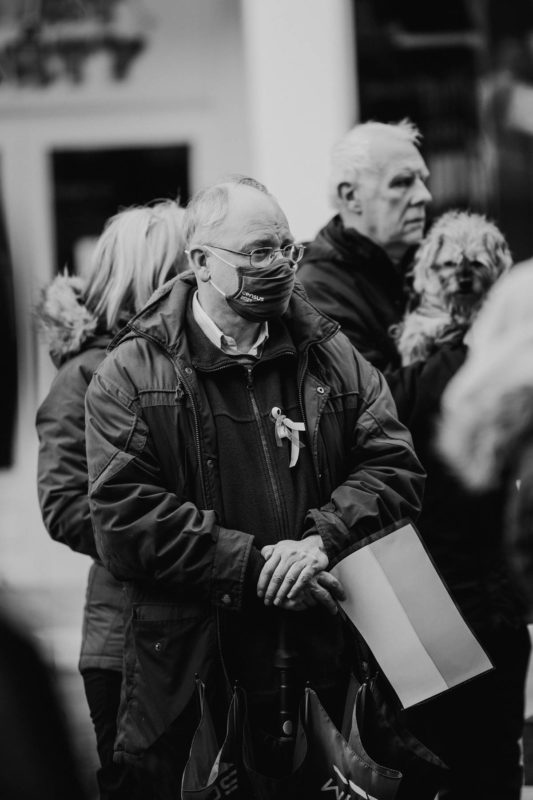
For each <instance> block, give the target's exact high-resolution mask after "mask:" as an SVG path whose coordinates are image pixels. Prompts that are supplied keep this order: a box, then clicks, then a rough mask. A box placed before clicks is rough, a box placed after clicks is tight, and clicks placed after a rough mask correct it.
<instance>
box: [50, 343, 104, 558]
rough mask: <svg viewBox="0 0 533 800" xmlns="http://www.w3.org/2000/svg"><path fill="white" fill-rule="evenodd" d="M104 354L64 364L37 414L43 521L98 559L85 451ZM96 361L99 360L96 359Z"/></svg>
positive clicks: (58, 535)
mask: <svg viewBox="0 0 533 800" xmlns="http://www.w3.org/2000/svg"><path fill="white" fill-rule="evenodd" d="M101 358H102V353H101V352H99V351H97V350H95V351H94V353H93V359H89V362H87V359H86V358H85V359H83V360H82V359H80V357H75V358H73V359H71V360H70V361H69V362H67V363H66V364H64V365H63V367H62V368H61V369H60V371H59V372H58V374H57V375H56V376H55V379H54V381H53V383H52V386H51V388H50V391H49V393H48V395H47V397H46V398H45V400H44V401H43V403H42V404H41V406H40V407H39V410H38V412H37V420H36V425H37V433H38V436H39V457H38V467H37V478H38V483H37V488H38V496H39V504H40V507H41V513H42V516H43V521H44V524H45V526H46V529H47V530H48V533H49V534H50V536H51V537H52V539H55V541H57V542H61V543H63V544H66V545H67V546H68V547H70V548H71V549H72V550H75V551H76V552H78V553H85V554H86V555H89V556H92V557H93V558H97V557H98V554H97V552H96V545H95V541H94V535H93V528H92V522H91V514H90V510H89V501H88V498H87V489H88V486H87V458H86V454H85V392H86V390H87V386H88V384H89V381H90V380H91V377H92V373H93V369H94V368H95V367H96V365H97V363H98V362H99V361H100V360H101ZM93 361H94V363H93Z"/></svg>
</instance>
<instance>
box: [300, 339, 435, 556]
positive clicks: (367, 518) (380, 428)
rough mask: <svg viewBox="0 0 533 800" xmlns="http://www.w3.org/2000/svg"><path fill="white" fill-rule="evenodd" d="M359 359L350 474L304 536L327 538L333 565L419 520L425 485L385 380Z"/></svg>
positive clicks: (314, 514)
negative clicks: (392, 528)
mask: <svg viewBox="0 0 533 800" xmlns="http://www.w3.org/2000/svg"><path fill="white" fill-rule="evenodd" d="M354 358H355V364H356V370H357V372H358V378H357V381H358V383H359V386H360V390H359V392H360V396H359V407H358V410H357V413H356V417H355V424H354V426H353V430H352V434H351V442H350V444H349V451H348V475H347V477H346V479H345V480H344V481H343V482H342V483H341V484H340V485H339V486H337V487H336V488H335V489H334V490H333V492H332V493H331V496H330V498H329V500H328V502H327V503H326V504H325V505H323V506H322V507H321V508H318V509H311V510H310V511H309V512H308V514H307V517H306V525H305V534H304V535H306V536H308V535H310V534H311V533H319V534H320V535H321V537H322V540H323V542H324V546H325V549H326V554H327V556H328V558H329V561H330V563H331V562H332V561H333V560H335V559H336V558H338V556H339V555H340V554H341V553H342V551H344V550H345V549H346V548H347V547H349V546H350V545H352V544H354V543H355V542H356V541H358V540H361V539H363V538H365V537H366V536H369V535H370V534H372V533H375V532H377V531H379V530H381V529H382V528H384V527H386V526H388V525H391V524H393V523H395V522H398V521H400V520H401V519H404V518H410V519H413V520H414V519H416V518H417V516H418V514H419V513H420V509H421V502H422V494H423V487H424V481H425V472H424V469H423V467H422V465H421V464H420V462H419V460H418V458H417V456H416V454H415V452H414V449H413V444H412V439H411V435H410V433H409V431H408V430H407V429H406V428H405V427H404V426H403V425H402V424H401V423H400V422H399V420H398V417H397V413H396V409H395V405H394V401H393V399H392V396H391V393H390V390H389V388H388V386H387V384H386V382H385V379H384V377H383V375H382V374H381V373H380V372H379V371H378V370H376V369H375V368H374V367H372V366H371V365H370V364H369V363H368V362H366V361H365V360H364V359H362V358H360V356H359V355H358V354H356V353H354Z"/></svg>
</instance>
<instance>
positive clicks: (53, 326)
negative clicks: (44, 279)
mask: <svg viewBox="0 0 533 800" xmlns="http://www.w3.org/2000/svg"><path fill="white" fill-rule="evenodd" d="M84 290H85V283H84V281H83V280H82V279H81V278H79V277H73V276H69V275H67V274H63V275H57V277H55V278H54V280H53V281H52V282H51V283H50V284H49V285H48V286H47V287H45V288H44V289H43V291H42V293H41V298H40V301H39V303H38V304H37V306H36V308H35V315H36V317H37V322H38V326H39V330H40V331H41V333H42V334H43V337H44V340H45V342H46V344H47V346H48V349H49V352H50V357H51V358H52V361H53V362H54V364H55V365H56V366H57V367H58V366H60V365H61V364H62V363H63V362H64V361H66V360H67V359H68V358H71V357H72V356H74V355H76V353H79V352H80V350H81V349H82V348H83V346H84V345H85V344H86V343H87V341H88V340H90V339H92V338H94V337H95V336H96V335H97V328H98V320H97V318H96V317H95V316H94V314H92V312H91V311H89V309H88V308H87V307H86V306H85V304H84V302H83V296H84Z"/></svg>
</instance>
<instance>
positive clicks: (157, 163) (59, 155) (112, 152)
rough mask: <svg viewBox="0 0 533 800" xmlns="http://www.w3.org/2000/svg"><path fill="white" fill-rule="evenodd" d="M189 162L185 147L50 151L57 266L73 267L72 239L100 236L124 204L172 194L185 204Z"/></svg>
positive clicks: (171, 195) (156, 198) (138, 202)
mask: <svg viewBox="0 0 533 800" xmlns="http://www.w3.org/2000/svg"><path fill="white" fill-rule="evenodd" d="M188 162H189V148H188V147H187V146H168V147H167V146H165V147H142V148H138V147H135V148H121V149H115V148H113V149H105V150H99V149H95V150H58V151H54V152H53V153H52V171H53V187H54V211H55V246H56V264H57V268H58V269H63V268H64V267H65V266H66V267H67V268H68V269H69V271H71V270H72V269H73V265H74V252H73V248H74V245H75V243H76V242H77V241H78V240H79V239H82V238H84V237H88V236H99V235H100V233H101V232H102V229H103V226H104V223H105V221H106V220H107V219H108V218H109V217H110V216H112V215H113V214H116V213H117V211H120V210H121V209H122V208H126V207H128V206H131V205H144V204H145V203H148V202H151V201H153V200H161V199H165V198H176V197H179V198H180V200H181V202H182V203H186V202H187V200H188V195H189V178H188Z"/></svg>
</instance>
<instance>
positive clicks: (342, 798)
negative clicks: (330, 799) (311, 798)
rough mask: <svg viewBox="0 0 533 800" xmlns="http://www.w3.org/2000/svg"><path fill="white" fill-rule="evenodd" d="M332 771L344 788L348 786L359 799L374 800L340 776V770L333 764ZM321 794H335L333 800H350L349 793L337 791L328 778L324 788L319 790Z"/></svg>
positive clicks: (331, 780)
mask: <svg viewBox="0 0 533 800" xmlns="http://www.w3.org/2000/svg"><path fill="white" fill-rule="evenodd" d="M333 771H334V772H335V773H336V775H337V777H338V778H340V780H341V781H342V782H343V783H344V785H345V786H349V787H350V789H351V790H352V791H354V792H355V793H356V794H358V795H359V797H364V798H365V800H376V798H375V797H373V796H372V795H371V794H367V793H366V792H365V790H364V789H361V787H360V786H358V785H357V784H356V783H354V782H353V781H351V780H349V778H345V776H344V775H343V774H342V772H341V771H340V769H339V768H338V767H336V766H335V764H333ZM320 791H321V792H335V800H350V797H351V793H350V792H349V791H345V790H344V789H339V787H338V786H337V785H336V783H334V782H333V778H329V779H328V780H327V781H326V783H325V784H324V786H322V788H321V789H320Z"/></svg>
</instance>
